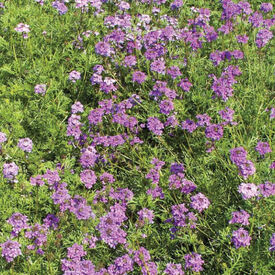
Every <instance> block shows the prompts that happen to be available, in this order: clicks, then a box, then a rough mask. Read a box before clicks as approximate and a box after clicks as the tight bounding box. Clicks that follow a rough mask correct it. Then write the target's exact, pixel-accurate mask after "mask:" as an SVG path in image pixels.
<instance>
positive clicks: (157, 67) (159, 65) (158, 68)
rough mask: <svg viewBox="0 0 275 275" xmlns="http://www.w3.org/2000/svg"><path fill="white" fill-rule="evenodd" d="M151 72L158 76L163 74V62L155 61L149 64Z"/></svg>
mask: <svg viewBox="0 0 275 275" xmlns="http://www.w3.org/2000/svg"><path fill="white" fill-rule="evenodd" d="M150 68H151V71H152V72H157V73H159V74H165V69H166V67H165V62H164V61H163V60H155V61H153V62H152V63H151V66H150Z"/></svg>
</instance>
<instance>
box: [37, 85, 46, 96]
mask: <svg viewBox="0 0 275 275" xmlns="http://www.w3.org/2000/svg"><path fill="white" fill-rule="evenodd" d="M34 92H35V93H36V94H41V95H45V93H46V84H37V85H36V86H35V87H34Z"/></svg>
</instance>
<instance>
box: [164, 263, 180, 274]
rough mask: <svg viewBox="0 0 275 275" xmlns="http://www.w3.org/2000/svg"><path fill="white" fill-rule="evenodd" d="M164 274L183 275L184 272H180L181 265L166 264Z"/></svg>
mask: <svg viewBox="0 0 275 275" xmlns="http://www.w3.org/2000/svg"><path fill="white" fill-rule="evenodd" d="M164 273H165V274H168V275H184V271H183V270H182V266H181V264H172V263H168V264H167V265H166V268H165V270H164Z"/></svg>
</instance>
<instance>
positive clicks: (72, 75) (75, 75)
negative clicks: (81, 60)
mask: <svg viewBox="0 0 275 275" xmlns="http://www.w3.org/2000/svg"><path fill="white" fill-rule="evenodd" d="M79 79H81V73H80V72H78V71H75V70H74V71H71V72H70V74H69V80H71V81H72V82H74V83H75V82H76V81H77V80H79Z"/></svg>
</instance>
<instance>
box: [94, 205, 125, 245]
mask: <svg viewBox="0 0 275 275" xmlns="http://www.w3.org/2000/svg"><path fill="white" fill-rule="evenodd" d="M125 210H126V208H125V207H124V206H122V205H120V204H115V205H114V206H111V208H110V212H108V213H107V214H106V215H105V216H103V217H101V218H100V222H99V224H98V225H97V227H96V228H97V230H99V232H100V238H101V239H102V240H103V241H104V242H105V243H107V244H108V245H109V246H110V247H112V248H115V247H116V246H117V245H118V244H125V243H126V236H127V233H126V232H125V231H124V230H122V229H121V228H120V227H121V225H122V223H123V222H124V221H126V220H127V217H126V215H125Z"/></svg>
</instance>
